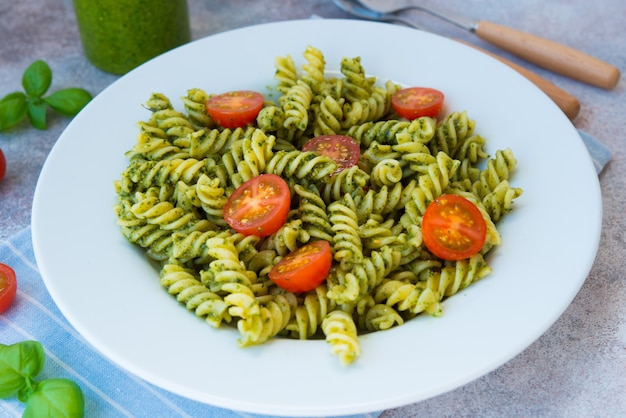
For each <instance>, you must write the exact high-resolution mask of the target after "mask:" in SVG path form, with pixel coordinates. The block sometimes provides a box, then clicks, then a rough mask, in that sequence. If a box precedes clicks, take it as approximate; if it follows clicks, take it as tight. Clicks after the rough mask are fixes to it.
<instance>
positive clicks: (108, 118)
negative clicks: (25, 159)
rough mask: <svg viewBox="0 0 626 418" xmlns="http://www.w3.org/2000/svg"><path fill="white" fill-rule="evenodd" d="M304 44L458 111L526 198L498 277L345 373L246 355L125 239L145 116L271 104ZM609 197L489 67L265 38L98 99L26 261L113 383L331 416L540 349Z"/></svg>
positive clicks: (523, 95) (326, 24)
mask: <svg viewBox="0 0 626 418" xmlns="http://www.w3.org/2000/svg"><path fill="white" fill-rule="evenodd" d="M307 45H312V46H315V47H317V48H319V49H320V50H321V51H322V52H323V53H324V55H325V57H326V62H327V68H328V69H329V70H333V69H334V70H338V69H339V63H340V60H341V58H342V57H355V56H361V58H362V64H363V66H364V68H365V70H366V71H367V72H368V74H371V75H375V76H377V77H378V78H379V79H380V80H382V81H384V80H387V79H391V80H394V81H396V82H399V83H403V84H407V85H423V86H432V87H436V88H439V89H440V90H442V91H444V92H445V93H446V99H447V109H448V110H466V111H467V112H468V114H469V116H470V117H471V118H473V119H475V120H476V121H477V127H476V129H477V132H479V133H480V134H482V135H483V136H485V137H486V138H487V140H488V151H489V152H490V153H492V154H493V153H494V152H495V150H497V149H501V148H506V147H510V148H511V149H512V150H513V151H514V153H515V155H516V157H517V159H518V168H517V171H516V174H515V175H514V177H513V179H512V183H513V185H514V186H517V187H522V188H523V189H524V194H523V195H522V197H520V198H519V199H518V200H517V201H516V204H515V207H516V208H515V212H514V213H512V214H511V215H509V216H508V217H507V218H505V220H504V221H503V222H502V223H501V224H500V230H501V234H502V237H503V245H502V246H501V247H499V248H497V249H496V250H495V252H494V253H493V254H492V255H491V256H490V263H491V265H492V267H493V270H494V272H493V274H492V275H491V276H489V277H488V278H486V279H484V280H483V281H481V282H479V283H477V284H475V285H473V286H470V287H469V288H468V289H467V290H465V291H463V292H461V293H460V294H458V295H456V296H454V297H452V298H451V299H449V300H448V301H447V302H445V303H444V315H443V317H441V318H431V317H428V316H423V317H419V318H418V319H415V320H412V321H410V322H408V323H407V324H405V325H403V326H401V327H397V328H395V329H392V330H390V331H387V332H378V333H374V334H371V335H368V336H365V337H362V338H361V343H362V351H363V354H362V356H361V357H360V358H359V359H358V360H357V361H356V362H355V363H353V364H352V365H351V366H349V367H343V366H341V365H340V363H339V361H338V359H337V358H335V357H334V356H333V355H331V354H330V353H329V346H328V345H327V344H326V343H325V342H323V341H293V340H284V339H280V340H274V341H271V342H270V343H267V344H264V345H262V346H258V347H252V348H246V349H239V348H237V345H236V340H237V338H238V333H237V332H236V331H233V330H227V329H213V328H211V327H210V326H208V325H207V324H205V323H204V321H203V320H201V319H198V318H196V317H195V316H194V315H193V314H192V313H190V312H188V311H186V310H185V309H184V308H183V307H182V306H181V305H179V304H177V303H176V302H175V301H174V300H173V298H172V297H171V296H169V295H168V294H167V293H166V292H165V291H164V290H163V289H162V288H161V287H160V285H159V280H158V276H157V271H156V270H155V269H154V267H153V266H152V265H151V264H150V263H148V262H147V261H146V258H145V256H144V255H143V252H142V251H140V250H138V249H134V248H133V247H132V246H131V245H130V244H129V243H127V242H126V241H125V239H124V238H123V237H122V235H121V233H120V231H119V228H118V227H117V225H116V224H115V221H116V219H115V215H114V213H113V210H112V206H113V204H114V203H115V201H116V195H115V192H114V189H113V181H114V180H115V179H117V178H119V176H120V173H121V172H122V171H123V169H124V168H125V166H126V164H127V160H126V158H125V157H124V152H125V151H127V150H128V149H130V148H131V147H132V146H133V145H134V143H135V140H136V134H137V128H136V125H135V124H136V122H137V121H140V120H146V119H147V118H148V117H149V114H148V111H147V110H145V109H144V108H143V107H142V104H143V103H145V101H146V100H147V99H148V97H149V96H150V94H151V93H152V92H161V93H164V94H165V95H166V96H168V97H169V98H170V99H172V101H173V103H175V104H176V105H177V106H178V107H181V106H180V105H181V104H180V103H179V101H178V98H179V97H180V96H183V95H185V94H186V91H187V89H189V88H193V87H200V88H203V89H204V90H206V91H207V92H215V93H217V92H222V91H227V90H231V89H248V88H250V89H257V90H260V91H265V88H266V86H268V85H270V84H273V82H274V79H273V73H274V59H275V57H277V56H284V55H286V54H291V56H292V57H294V59H295V60H296V62H297V64H298V65H300V64H302V62H303V58H302V52H303V51H304V49H305V48H306V46H307ZM601 217H602V211H601V198H600V189H599V184H598V179H597V176H596V173H595V171H594V168H593V165H592V162H591V159H590V158H589V155H588V154H587V151H586V149H585V147H584V146H583V143H582V141H581V139H580V137H579V136H578V135H577V133H576V131H575V129H574V127H573V126H572V125H571V123H570V122H569V121H568V120H567V118H566V117H565V116H564V115H563V114H562V113H561V111H560V110H559V109H558V108H557V107H556V106H555V105H554V104H553V103H552V102H551V101H550V100H549V99H548V98H547V97H546V96H544V95H543V94H542V93H541V92H540V91H539V90H538V89H537V88H535V87H534V85H532V84H530V83H529V82H528V81H526V79H524V78H522V77H521V76H519V75H518V74H517V73H515V72H513V71H512V70H510V69H508V68H507V67H504V66H503V65H502V64H500V63H498V62H497V61H495V60H493V59H491V58H489V57H487V56H484V55H482V54H480V53H479V52H476V51H475V50H473V49H471V48H468V47H466V46H463V45H460V44H457V43H455V42H452V41H449V40H447V39H444V38H441V37H438V36H434V35H431V34H427V33H424V32H419V31H416V30H411V29H407V28H404V27H400V26H392V25H386V24H376V23H370V22H362V21H352V20H350V21H345V20H304V21H291V22H283V23H275V24H267V25H259V26H254V27H249V28H244V29H239V30H234V31H231V32H226V33H222V34H219V35H215V36H211V37H208V38H205V39H201V40H199V41H196V42H193V43H191V44H189V45H186V46H184V47H181V48H179V49H176V50H174V51H171V52H169V53H167V54H165V55H163V56H161V57H158V58H157V59H155V60H153V61H151V62H148V63H147V64H145V65H143V66H141V67H139V68H138V69H136V70H134V71H132V72H131V73H129V74H127V75H126V76H124V77H122V78H121V79H119V80H118V81H117V82H115V83H114V84H113V85H112V86H110V87H109V88H108V89H106V90H105V91H104V92H102V94H100V95H99V96H98V97H96V98H95V99H94V100H93V101H92V102H91V103H90V104H89V105H88V106H87V107H86V108H85V109H84V110H83V111H82V112H81V113H80V114H79V115H78V116H77V117H76V118H75V119H74V120H73V121H72V123H71V124H70V125H69V126H68V128H67V129H66V131H65V132H64V133H63V135H62V136H61V137H60V138H59V140H58V142H57V144H56V145H55V147H54V149H53V150H52V152H51V153H50V156H49V158H48V160H47V161H46V164H45V166H44V168H43V170H42V173H41V177H40V179H39V183H38V185H37V190H36V193H35V199H34V207H33V222H32V234H33V243H34V248H35V253H36V256H37V261H38V264H39V267H40V271H41V274H42V276H43V278H44V281H45V283H46V286H47V287H48V289H49V291H50V293H51V295H52V297H53V298H54V300H55V302H56V303H57V305H58V306H59V308H60V309H61V311H62V312H63V314H64V315H65V316H66V317H67V318H68V320H69V321H70V322H71V323H72V325H73V326H74V327H75V328H76V329H77V330H78V331H79V332H80V333H81V334H82V335H83V336H84V337H85V338H86V339H87V341H89V342H90V343H91V344H92V345H93V346H95V347H96V348H97V349H99V350H100V351H101V352H102V353H104V355H106V356H107V357H109V358H110V359H111V360H113V361H114V362H116V363H117V364H119V365H120V366H121V367H123V368H125V369H127V370H129V371H131V372H132V373H135V374H136V375H138V376H140V377H142V378H144V379H145V380H147V381H149V382H152V383H154V384H156V385H158V386H161V387H163V388H165V389H167V390H169V391H172V392H174V393H177V394H180V395H182V396H186V397H189V398H192V399H196V400H198V401H202V402H206V403H210V404H214V405H219V406H222V407H227V408H232V409H237V410H244V411H251V412H258V413H266V414H276V415H292V416H296V415H298V416H302V415H329V414H332V415H340V414H351V413H359V412H366V411H376V410H382V409H385V408H390V407H395V406H399V405H403V404H408V403H412V402H416V401H420V400H424V399H427V398H429V397H432V396H435V395H438V394H441V393H444V392H446V391H449V390H452V389H455V388H457V387H459V386H461V385H463V384H465V383H467V382H470V381H471V380H473V379H476V378H478V377H480V376H482V375H484V374H486V373H488V372H490V371H492V370H494V369H495V368H497V367H498V366H500V365H502V364H503V363H505V362H506V361H508V360H509V359H511V358H512V357H514V356H515V355H517V354H518V353H520V352H521V351H522V350H524V349H525V348H526V347H528V346H529V345H530V344H531V343H532V342H533V341H535V340H536V339H537V338H538V337H539V336H540V335H541V334H542V333H544V332H545V331H546V330H547V329H548V327H550V325H552V324H553V323H554V322H555V321H556V319H557V318H558V317H559V316H560V315H561V314H562V313H563V311H564V310H565V309H566V307H567V306H568V305H569V304H570V302H571V301H572V299H573V298H574V296H575V295H576V293H577V292H578V290H579V289H580V287H581V286H582V283H583V282H584V280H585V278H586V276H587V274H588V272H589V270H590V269H591V266H592V264H593V261H594V258H595V254H596V250H597V246H598V242H599V237H600V228H601V220H602V219H601Z"/></svg>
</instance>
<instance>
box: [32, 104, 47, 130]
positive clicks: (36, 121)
mask: <svg viewBox="0 0 626 418" xmlns="http://www.w3.org/2000/svg"><path fill="white" fill-rule="evenodd" d="M46 109H47V106H46V103H45V102H44V101H42V100H41V99H34V100H33V99H31V100H29V101H28V119H30V123H31V125H33V126H34V127H35V128H37V129H41V130H42V131H43V130H45V129H46Z"/></svg>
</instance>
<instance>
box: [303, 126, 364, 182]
mask: <svg viewBox="0 0 626 418" xmlns="http://www.w3.org/2000/svg"><path fill="white" fill-rule="evenodd" d="M302 151H314V152H316V153H318V154H320V155H325V156H327V157H330V158H332V159H333V161H335V163H337V169H336V170H335V171H334V172H333V174H337V173H338V172H340V171H343V170H345V169H346V168H350V167H352V166H354V165H356V164H357V163H358V162H359V158H361V148H360V147H359V144H358V143H357V142H356V141H355V140H354V139H353V138H350V137H349V136H344V135H320V136H316V137H314V138H312V139H311V140H309V141H308V142H307V143H306V144H304V146H303V147H302Z"/></svg>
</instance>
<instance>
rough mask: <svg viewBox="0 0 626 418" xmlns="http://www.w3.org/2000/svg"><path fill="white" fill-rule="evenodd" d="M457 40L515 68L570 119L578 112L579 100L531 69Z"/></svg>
mask: <svg viewBox="0 0 626 418" xmlns="http://www.w3.org/2000/svg"><path fill="white" fill-rule="evenodd" d="M457 41H458V42H461V43H462V44H465V45H468V46H471V47H472V48H475V49H477V50H479V51H481V52H483V53H485V54H487V55H489V56H491V57H493V58H495V59H497V60H498V61H500V62H502V63H503V64H506V65H508V66H509V67H511V68H513V69H514V70H516V71H517V72H518V73H520V74H522V75H523V76H524V77H526V78H527V79H528V80H530V81H531V82H533V83H534V84H535V85H536V86H537V87H539V88H540V89H541V91H543V92H544V93H545V94H546V95H547V96H548V97H550V98H551V99H552V101H553V102H554V103H555V104H556V105H557V106H558V107H559V108H560V109H561V110H562V111H563V113H565V114H566V115H567V117H568V118H569V119H570V120H574V119H575V118H576V116H578V112H580V102H579V101H578V99H577V98H576V97H574V96H572V95H571V94H569V93H568V92H566V91H565V90H563V89H561V88H560V87H558V86H556V85H555V84H553V83H551V82H550V81H548V80H546V79H545V78H543V77H541V76H540V75H538V74H536V73H533V72H532V71H530V70H528V69H526V68H524V67H522V66H521V65H517V64H515V63H514V62H511V61H509V60H507V59H505V58H502V57H500V56H498V55H496V54H493V53H491V52H489V51H487V50H485V49H482V48H480V47H478V46H476V45H474V44H471V43H469V42H465V41H463V40H460V39H457Z"/></svg>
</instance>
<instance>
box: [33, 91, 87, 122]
mask: <svg viewBox="0 0 626 418" xmlns="http://www.w3.org/2000/svg"><path fill="white" fill-rule="evenodd" d="M91 98H92V97H91V94H90V93H89V92H88V91H87V90H84V89H81V88H77V87H71V88H67V89H63V90H58V91H55V92H54V93H52V94H51V95H50V96H48V97H44V99H43V100H44V101H45V102H46V103H48V105H49V106H50V107H51V108H53V109H54V110H56V111H57V112H59V113H60V114H62V115H65V116H74V115H76V114H77V113H78V112H80V110H81V109H82V108H83V107H85V105H86V104H87V103H89V101H90V100H91Z"/></svg>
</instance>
